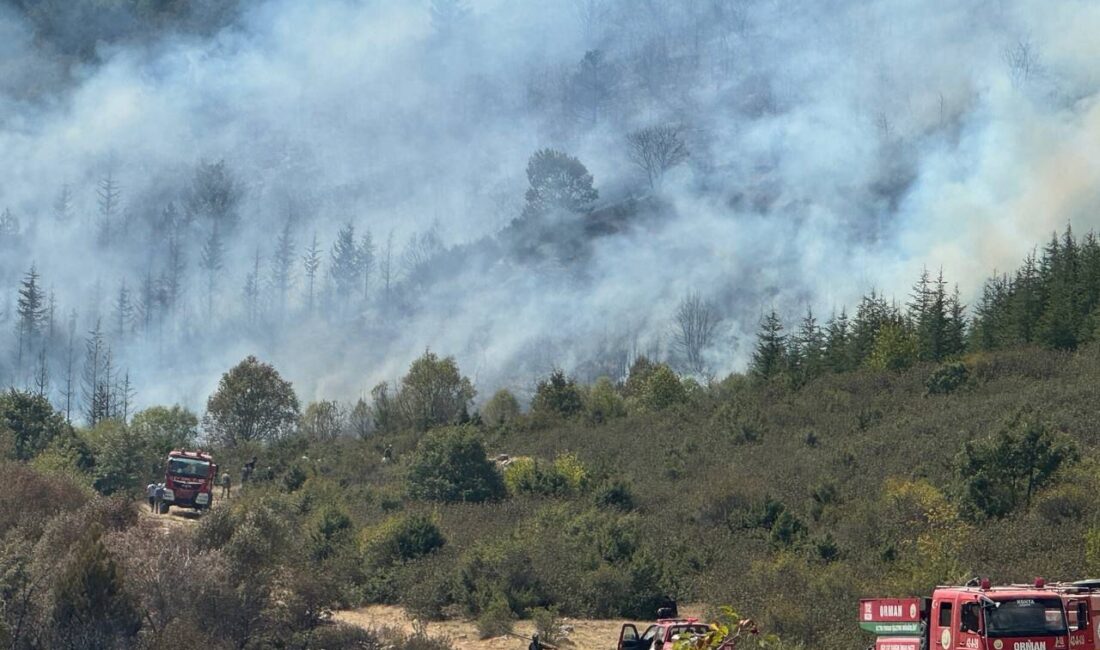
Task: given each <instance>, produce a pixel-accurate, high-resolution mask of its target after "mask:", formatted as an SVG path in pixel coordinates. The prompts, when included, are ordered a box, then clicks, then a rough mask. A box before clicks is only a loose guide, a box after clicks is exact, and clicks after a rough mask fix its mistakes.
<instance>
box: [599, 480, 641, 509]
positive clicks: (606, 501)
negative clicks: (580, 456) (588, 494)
mask: <svg viewBox="0 0 1100 650" xmlns="http://www.w3.org/2000/svg"><path fill="white" fill-rule="evenodd" d="M592 499H593V501H594V502H595V504H596V506H597V507H600V508H614V509H616V510H622V511H624V512H625V511H630V510H633V509H634V494H633V492H632V491H631V489H630V485H629V484H628V483H626V482H625V481H623V480H622V479H611V480H608V481H604V482H603V483H601V484H600V485H599V487H597V488H596V490H595V492H593V494H592Z"/></svg>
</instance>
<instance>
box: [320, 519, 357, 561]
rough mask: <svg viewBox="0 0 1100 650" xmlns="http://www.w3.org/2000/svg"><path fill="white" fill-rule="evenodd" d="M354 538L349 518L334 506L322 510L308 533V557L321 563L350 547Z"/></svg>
mask: <svg viewBox="0 0 1100 650" xmlns="http://www.w3.org/2000/svg"><path fill="white" fill-rule="evenodd" d="M354 538H355V532H354V528H353V526H352V523H351V518H350V517H348V515H347V514H346V513H344V512H343V511H341V510H339V509H338V508H336V507H335V506H327V507H325V508H323V509H322V510H321V511H320V513H319V515H318V516H317V517H316V519H315V521H314V523H313V526H312V527H311V530H310V531H309V557H310V559H312V560H313V561H314V562H323V561H325V560H328V559H329V558H331V557H333V556H335V555H337V554H338V553H340V552H341V551H342V550H345V549H347V548H349V547H350V545H351V542H352V540H353V539H354Z"/></svg>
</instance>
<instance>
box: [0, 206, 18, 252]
mask: <svg viewBox="0 0 1100 650" xmlns="http://www.w3.org/2000/svg"><path fill="white" fill-rule="evenodd" d="M19 233H20V230H19V217H17V216H15V215H14V214H12V211H11V208H4V211H3V212H0V245H9V246H14V245H15V244H16V243H17V242H18V239H19Z"/></svg>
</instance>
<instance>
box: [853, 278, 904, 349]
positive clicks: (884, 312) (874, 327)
mask: <svg viewBox="0 0 1100 650" xmlns="http://www.w3.org/2000/svg"><path fill="white" fill-rule="evenodd" d="M897 320H899V316H898V313H897V309H896V308H895V307H892V306H891V305H890V304H889V303H887V302H886V299H885V298H883V297H882V296H880V295H878V293H877V292H876V291H875V290H874V289H872V290H871V293H870V294H869V295H866V296H864V297H863V299H862V300H861V301H860V303H859V307H858V308H857V309H856V318H855V321H854V322H853V323H852V335H851V340H852V363H853V364H854V365H855V366H859V365H862V364H863V362H864V361H866V360H867V358H868V357H870V356H871V350H872V349H873V348H874V345H875V338H876V337H877V336H878V331H879V329H881V328H882V327H883V326H884V325H887V324H889V323H893V322H896V321H897Z"/></svg>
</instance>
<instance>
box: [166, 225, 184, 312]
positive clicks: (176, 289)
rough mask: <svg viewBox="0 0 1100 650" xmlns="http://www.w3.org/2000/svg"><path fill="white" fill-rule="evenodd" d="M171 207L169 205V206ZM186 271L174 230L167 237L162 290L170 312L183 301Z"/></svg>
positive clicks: (181, 244) (177, 233) (176, 232)
mask: <svg viewBox="0 0 1100 650" xmlns="http://www.w3.org/2000/svg"><path fill="white" fill-rule="evenodd" d="M169 205H171V204H169ZM186 270H187V260H186V257H185V255H184V251H183V242H182V240H181V237H180V234H179V232H178V230H177V229H176V228H173V229H172V232H171V234H169V235H168V255H167V257H166V259H165V268H164V281H163V285H164V289H165V298H166V300H165V306H166V307H167V308H168V310H170V311H174V310H176V309H178V308H179V304H180V300H182V299H183V277H184V273H185V272H186Z"/></svg>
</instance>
